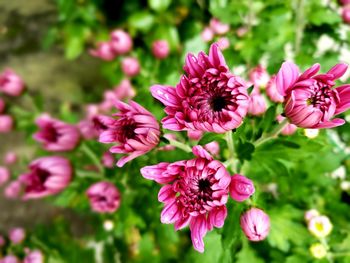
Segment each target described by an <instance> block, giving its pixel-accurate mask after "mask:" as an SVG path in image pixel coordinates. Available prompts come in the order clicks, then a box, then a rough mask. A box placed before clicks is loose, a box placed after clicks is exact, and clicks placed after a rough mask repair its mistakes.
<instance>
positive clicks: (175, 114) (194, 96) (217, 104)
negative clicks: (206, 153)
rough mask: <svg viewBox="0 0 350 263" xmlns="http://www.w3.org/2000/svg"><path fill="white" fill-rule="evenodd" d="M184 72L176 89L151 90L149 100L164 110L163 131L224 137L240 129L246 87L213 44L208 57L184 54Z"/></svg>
mask: <svg viewBox="0 0 350 263" xmlns="http://www.w3.org/2000/svg"><path fill="white" fill-rule="evenodd" d="M184 70H185V73H186V74H185V75H183V76H182V78H181V80H180V83H179V84H178V85H176V88H173V87H170V86H161V85H154V86H152V87H151V92H152V95H153V97H155V98H156V99H157V100H159V101H161V102H162V103H163V104H164V105H165V106H166V108H165V112H166V113H167V114H168V116H167V117H165V118H164V119H163V120H162V123H163V127H164V128H165V129H169V130H173V131H183V130H192V131H195V130H198V131H209V132H216V133H224V132H226V131H228V130H232V129H234V128H237V127H238V126H240V125H241V123H242V120H243V118H244V117H245V115H246V113H247V110H248V105H249V97H248V95H247V90H246V85H245V83H244V82H243V80H242V79H241V78H239V77H237V76H235V75H233V74H232V73H231V72H230V71H229V69H228V67H227V65H226V63H225V59H224V57H223V55H222V54H221V52H220V50H219V47H218V46H217V44H213V45H211V47H210V51H209V56H208V55H206V54H205V53H204V52H200V53H199V55H198V58H196V57H195V56H194V55H192V54H188V55H187V58H186V64H185V66H184Z"/></svg>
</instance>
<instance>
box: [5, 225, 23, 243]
mask: <svg viewBox="0 0 350 263" xmlns="http://www.w3.org/2000/svg"><path fill="white" fill-rule="evenodd" d="M25 237H26V232H25V231H24V229H23V228H21V227H16V228H12V229H11V230H10V232H9V239H10V240H11V242H12V243H13V244H20V243H22V242H23V240H24V239H25Z"/></svg>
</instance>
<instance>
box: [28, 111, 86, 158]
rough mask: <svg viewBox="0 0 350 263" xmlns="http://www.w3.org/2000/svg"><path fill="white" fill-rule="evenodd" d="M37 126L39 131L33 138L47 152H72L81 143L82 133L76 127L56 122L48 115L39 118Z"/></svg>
mask: <svg viewBox="0 0 350 263" xmlns="http://www.w3.org/2000/svg"><path fill="white" fill-rule="evenodd" d="M36 124H37V125H38V127H39V131H38V132H36V133H35V134H34V135H33V138H34V139H35V140H36V141H38V142H40V143H41V144H42V146H43V148H44V149H45V150H47V151H51V152H62V151H70V150H73V149H74V148H75V147H76V146H77V145H78V143H79V139H80V133H79V130H78V128H77V127H75V126H74V125H71V124H68V123H65V122H63V121H60V120H56V119H54V118H51V117H50V116H48V115H46V114H44V115H42V116H40V117H39V118H37V119H36Z"/></svg>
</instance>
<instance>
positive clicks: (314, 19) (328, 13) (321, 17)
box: [308, 8, 341, 26]
mask: <svg viewBox="0 0 350 263" xmlns="http://www.w3.org/2000/svg"><path fill="white" fill-rule="evenodd" d="M308 18H309V21H310V22H311V23H312V24H314V25H317V26H320V25H322V24H329V25H333V24H337V23H340V22H341V18H340V16H339V14H338V13H337V12H334V11H333V10H331V9H326V8H325V9H317V10H312V12H310V14H309V17H308Z"/></svg>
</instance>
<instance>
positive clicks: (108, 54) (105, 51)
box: [89, 42, 117, 61]
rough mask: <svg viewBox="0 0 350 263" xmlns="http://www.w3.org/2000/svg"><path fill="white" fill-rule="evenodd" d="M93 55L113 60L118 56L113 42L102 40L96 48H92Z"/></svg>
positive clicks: (91, 53)
mask: <svg viewBox="0 0 350 263" xmlns="http://www.w3.org/2000/svg"><path fill="white" fill-rule="evenodd" d="M89 53H90V55H91V56H94V57H97V58H100V59H102V60H106V61H112V60H113V59H115V57H116V56H117V54H116V52H115V51H114V49H113V47H112V43H111V42H100V43H98V44H97V48H96V49H90V51H89Z"/></svg>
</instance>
